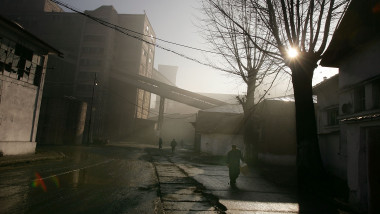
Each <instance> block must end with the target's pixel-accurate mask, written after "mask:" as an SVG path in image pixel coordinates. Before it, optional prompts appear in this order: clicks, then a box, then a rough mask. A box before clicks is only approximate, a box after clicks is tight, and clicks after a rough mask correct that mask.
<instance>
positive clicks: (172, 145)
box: [170, 139, 177, 152]
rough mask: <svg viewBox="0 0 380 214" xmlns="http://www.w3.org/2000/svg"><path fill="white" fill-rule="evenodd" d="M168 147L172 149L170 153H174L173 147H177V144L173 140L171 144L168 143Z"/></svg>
mask: <svg viewBox="0 0 380 214" xmlns="http://www.w3.org/2000/svg"><path fill="white" fill-rule="evenodd" d="M170 146H171V147H172V152H174V150H175V147H176V146H177V142H176V141H175V140H174V139H173V140H172V142H171V143H170Z"/></svg>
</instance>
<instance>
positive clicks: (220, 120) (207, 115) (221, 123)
mask: <svg viewBox="0 0 380 214" xmlns="http://www.w3.org/2000/svg"><path fill="white" fill-rule="evenodd" d="M232 144H235V145H237V146H238V147H239V148H240V149H241V150H242V152H243V154H244V153H245V147H244V136H243V108H242V106H241V105H224V106H218V107H215V108H210V109H206V110H200V111H199V112H198V114H197V118H196V122H195V150H197V151H200V152H205V153H208V154H212V155H226V154H227V152H228V151H229V150H231V145H232Z"/></svg>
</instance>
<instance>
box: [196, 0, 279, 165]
mask: <svg viewBox="0 0 380 214" xmlns="http://www.w3.org/2000/svg"><path fill="white" fill-rule="evenodd" d="M203 3H204V4H203V8H202V9H203V12H204V14H205V17H206V18H205V19H203V20H202V21H203V25H202V30H203V31H202V32H203V33H204V36H205V38H206V40H207V41H208V42H209V44H210V45H211V48H213V49H214V51H215V52H217V53H219V55H221V58H222V61H223V62H222V65H223V66H225V67H226V68H227V70H228V71H230V73H233V74H236V75H239V76H240V77H241V78H242V80H243V81H244V82H245V83H246V84H247V93H246V95H244V96H237V99H238V101H239V103H240V104H242V106H243V109H244V129H245V134H244V137H245V144H246V151H247V154H246V156H248V157H249V158H250V159H251V161H254V160H255V159H256V157H257V153H256V154H252V153H251V152H252V151H256V148H252V147H255V145H253V144H252V143H253V142H254V141H253V139H252V137H253V135H252V127H253V122H254V120H253V113H254V109H255V104H256V103H258V102H259V101H260V100H261V99H263V98H264V97H265V94H266V93H267V92H268V91H269V89H270V87H271V86H272V85H273V83H274V81H275V79H276V77H278V74H279V71H280V70H281V68H282V67H281V66H279V65H280V62H276V60H274V59H273V58H270V57H268V56H267V52H269V48H271V47H272V46H271V45H270V44H269V41H271V37H270V34H269V33H268V32H267V31H266V29H265V26H263V25H261V24H260V19H259V17H258V14H257V13H253V11H252V8H248V7H247V6H248V5H247V4H239V5H237V4H236V2H235V1H234V0H225V1H223V5H221V6H222V10H221V9H219V8H216V7H214V5H213V4H210V2H208V1H206V2H203ZM263 27H264V30H263V29H262V28H263ZM263 33H264V34H265V35H264V36H262V35H261V34H263ZM259 34H260V35H261V36H262V37H263V38H264V39H262V38H260V37H259V36H257V35H259ZM271 42H275V41H274V40H273V41H271ZM255 46H259V47H260V48H255ZM210 63H213V62H210ZM214 67H222V66H221V65H214ZM226 68H223V70H226ZM265 77H271V78H272V80H271V81H269V82H270V84H269V86H266V85H264V83H265V82H266V81H265ZM259 87H261V88H265V89H266V90H263V92H264V93H263V94H262V95H260V96H257V94H256V93H255V92H256V90H257V88H259Z"/></svg>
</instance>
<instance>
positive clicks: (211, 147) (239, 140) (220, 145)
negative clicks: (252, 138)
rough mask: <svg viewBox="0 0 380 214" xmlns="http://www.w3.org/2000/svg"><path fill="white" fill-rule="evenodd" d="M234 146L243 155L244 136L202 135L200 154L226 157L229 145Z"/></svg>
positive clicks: (229, 148)
mask: <svg viewBox="0 0 380 214" xmlns="http://www.w3.org/2000/svg"><path fill="white" fill-rule="evenodd" d="M232 144H235V145H236V146H237V147H238V148H239V149H240V150H241V151H242V153H243V154H245V147H244V136H243V135H229V134H202V135H201V152H205V153H209V154H212V155H227V152H228V151H230V150H231V145H232Z"/></svg>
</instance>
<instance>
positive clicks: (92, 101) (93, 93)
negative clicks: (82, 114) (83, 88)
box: [87, 73, 98, 144]
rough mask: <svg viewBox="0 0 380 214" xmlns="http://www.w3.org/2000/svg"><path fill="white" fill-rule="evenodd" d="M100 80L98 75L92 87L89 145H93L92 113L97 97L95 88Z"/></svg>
mask: <svg viewBox="0 0 380 214" xmlns="http://www.w3.org/2000/svg"><path fill="white" fill-rule="evenodd" d="M97 81H98V80H97V79H96V73H95V77H94V83H93V85H92V95H91V103H90V115H89V116H90V118H89V120H88V130H87V135H88V136H87V143H88V144H92V112H93V104H94V95H95V87H96V86H97V85H98V82H97Z"/></svg>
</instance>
